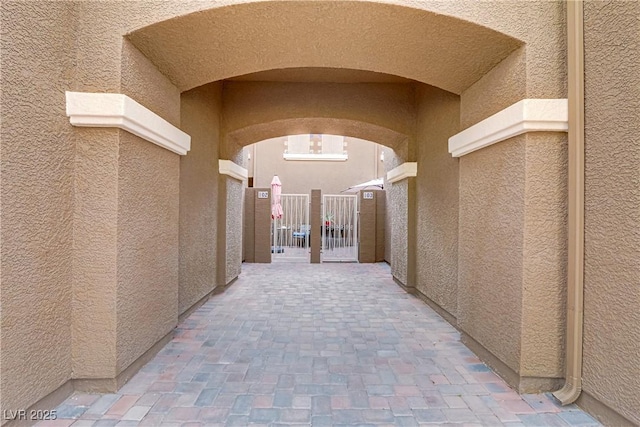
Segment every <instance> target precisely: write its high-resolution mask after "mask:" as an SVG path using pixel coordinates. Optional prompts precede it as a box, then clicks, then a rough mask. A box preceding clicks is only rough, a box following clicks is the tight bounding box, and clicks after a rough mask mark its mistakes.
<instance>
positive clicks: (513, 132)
mask: <svg viewBox="0 0 640 427" xmlns="http://www.w3.org/2000/svg"><path fill="white" fill-rule="evenodd" d="M568 111H569V109H568V104H567V100H566V99H523V100H522V101H518V102H516V103H515V104H513V105H511V106H509V107H507V108H505V109H504V110H502V111H500V112H498V113H496V114H494V115H493V116H491V117H488V118H486V119H484V120H482V121H481V122H479V123H477V124H475V125H473V126H471V127H469V128H467V129H465V130H463V131H462V132H460V133H458V134H456V135H454V136H452V137H451V138H449V153H451V155H452V156H453V157H460V156H464V155H465V154H469V153H471V152H473V151H476V150H479V149H481V148H484V147H488V146H489V145H492V144H495V143H497V142H500V141H504V140H506V139H509V138H513V137H514V136H518V135H521V134H523V133H527V132H567V131H568V129H569V113H568Z"/></svg>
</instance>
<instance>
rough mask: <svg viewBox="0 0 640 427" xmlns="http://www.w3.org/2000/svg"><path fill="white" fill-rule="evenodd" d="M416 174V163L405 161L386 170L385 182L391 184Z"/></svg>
mask: <svg viewBox="0 0 640 427" xmlns="http://www.w3.org/2000/svg"><path fill="white" fill-rule="evenodd" d="M417 175H418V163H416V162H405V163H403V164H401V165H400V166H398V167H397V168H394V169H391V170H390V171H389V172H387V182H388V183H390V184H393V183H394V182H398V181H402V180H403V179H406V178H412V177H414V176H417Z"/></svg>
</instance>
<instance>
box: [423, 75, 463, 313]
mask: <svg viewBox="0 0 640 427" xmlns="http://www.w3.org/2000/svg"><path fill="white" fill-rule="evenodd" d="M416 108H417V110H416V121H417V127H416V149H417V152H418V157H417V159H418V175H417V177H416V190H417V194H416V197H417V200H416V203H417V205H416V206H417V230H416V231H415V233H416V237H417V242H416V248H417V254H416V260H417V262H416V288H417V289H418V290H419V291H420V292H422V293H423V294H424V295H426V296H427V297H429V298H430V299H431V300H432V301H433V302H435V303H436V304H438V305H439V306H440V307H442V308H443V309H444V310H446V311H447V312H449V314H451V315H452V316H454V317H455V316H456V313H457V307H458V292H457V286H458V277H457V276H458V162H459V160H458V159H456V158H453V157H451V155H450V154H449V152H448V149H447V147H448V145H447V141H448V138H449V137H450V136H451V135H453V134H455V133H456V132H458V130H459V126H458V122H459V117H460V98H459V97H458V96H456V95H453V94H451V93H448V92H445V91H443V90H440V89H436V88H433V87H428V86H422V87H421V88H420V89H419V90H418V92H417V97H416Z"/></svg>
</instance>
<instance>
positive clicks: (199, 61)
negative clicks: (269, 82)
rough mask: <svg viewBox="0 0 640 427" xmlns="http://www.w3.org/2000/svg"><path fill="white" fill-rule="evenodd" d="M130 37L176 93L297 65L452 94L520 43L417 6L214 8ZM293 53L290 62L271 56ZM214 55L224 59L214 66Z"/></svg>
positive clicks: (294, 4) (304, 4)
mask: <svg viewBox="0 0 640 427" xmlns="http://www.w3.org/2000/svg"><path fill="white" fill-rule="evenodd" d="M413 4H415V5H416V6H417V7H419V8H425V7H426V8H428V7H429V6H430V5H429V4H428V3H418V2H415V3H413ZM365 17H366V19H364V18H365ZM212 22H215V23H216V24H217V25H211V23H212ZM239 27H242V28H247V30H246V31H245V32H243V37H242V38H238V37H237V29H238V28H239ZM184 28H189V29H190V31H189V32H185V31H183V29H184ZM309 28H315V29H316V31H309ZM399 29H401V31H399ZM129 37H130V39H131V40H132V41H133V43H134V44H136V45H137V46H138V47H139V48H140V49H141V50H142V51H143V52H144V53H145V54H146V55H147V56H148V57H149V58H151V59H152V61H153V62H154V63H156V64H157V65H158V68H159V69H160V70H162V71H163V72H164V73H165V74H166V75H167V76H169V77H170V78H171V79H172V80H173V81H174V82H175V83H176V84H177V85H178V87H180V88H181V89H183V90H184V89H190V88H192V87H195V86H199V85H202V84H204V83H207V82H210V81H215V80H221V79H225V78H228V77H233V76H236V75H242V74H248V73H253V72H256V71H262V70H269V69H275V68H288V67H300V66H306V67H338V68H353V69H362V70H372V71H380V72H384V73H387V74H394V75H399V76H402V77H406V78H411V79H414V80H418V81H422V82H425V83H429V84H433V85H435V86H438V87H442V88H444V89H446V90H450V91H453V92H458V93H459V92H460V91H461V90H463V89H464V88H466V87H468V86H470V85H471V84H472V83H473V82H474V81H476V80H477V79H478V78H479V77H480V76H482V74H483V73H485V72H486V71H488V70H489V69H491V68H492V67H493V66H494V65H495V64H497V63H498V62H500V60H502V59H503V58H504V57H506V56H507V55H508V54H509V52H511V51H512V50H514V49H515V48H516V47H517V46H518V44H519V42H518V41H516V40H515V39H512V38H510V37H507V36H505V35H502V34H500V33H497V32H495V31H493V30H490V29H489V28H486V27H482V26H479V25H474V24H471V23H469V22H465V21H462V20H459V19H455V18H453V17H450V16H445V15H439V14H435V13H431V12H427V11H424V10H419V9H416V8H407V7H398V6H395V5H389V4H383V3H373V2H324V1H313V2H305V1H301V2H276V1H274V2H255V3H250V4H241V5H237V6H234V7H220V8H214V9H210V10H204V11H202V12H201V13H194V14H191V15H187V16H182V17H179V18H176V19H173V20H169V21H165V22H162V23H158V24H155V25H151V26H149V27H147V28H143V29H140V30H138V31H136V32H134V33H132V34H131V35H130V36H129ZM211 40H216V43H211V42H210V41H211ZM346 40H348V43H345V41H346ZM407 40H411V41H412V42H411V43H407V42H406V41H407ZM294 45H295V46H296V49H295V53H293V54H292V50H290V49H280V48H279V47H280V46H294ZM398 46H402V47H403V49H398ZM450 46H456V47H457V49H455V50H452V49H450ZM478 51H482V52H483V55H477V54H476V52H478ZM230 52H233V53H234V55H232V56H231V55H228V53H230ZM222 57H224V58H228V59H229V60H228V61H219V59H218V58H222ZM433 58H438V59H439V60H438V61H433ZM185 64H190V65H191V67H190V72H189V73H184V71H183V69H182V67H183V66H184V65H185Z"/></svg>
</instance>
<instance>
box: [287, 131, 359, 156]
mask: <svg viewBox="0 0 640 427" xmlns="http://www.w3.org/2000/svg"><path fill="white" fill-rule="evenodd" d="M284 144H285V151H284V158H285V160H326V161H345V160H347V159H348V155H347V151H346V146H347V144H346V142H345V138H344V136H339V135H319V134H311V135H309V134H304V135H290V136H288V137H287V139H286V141H285V143H284Z"/></svg>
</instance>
